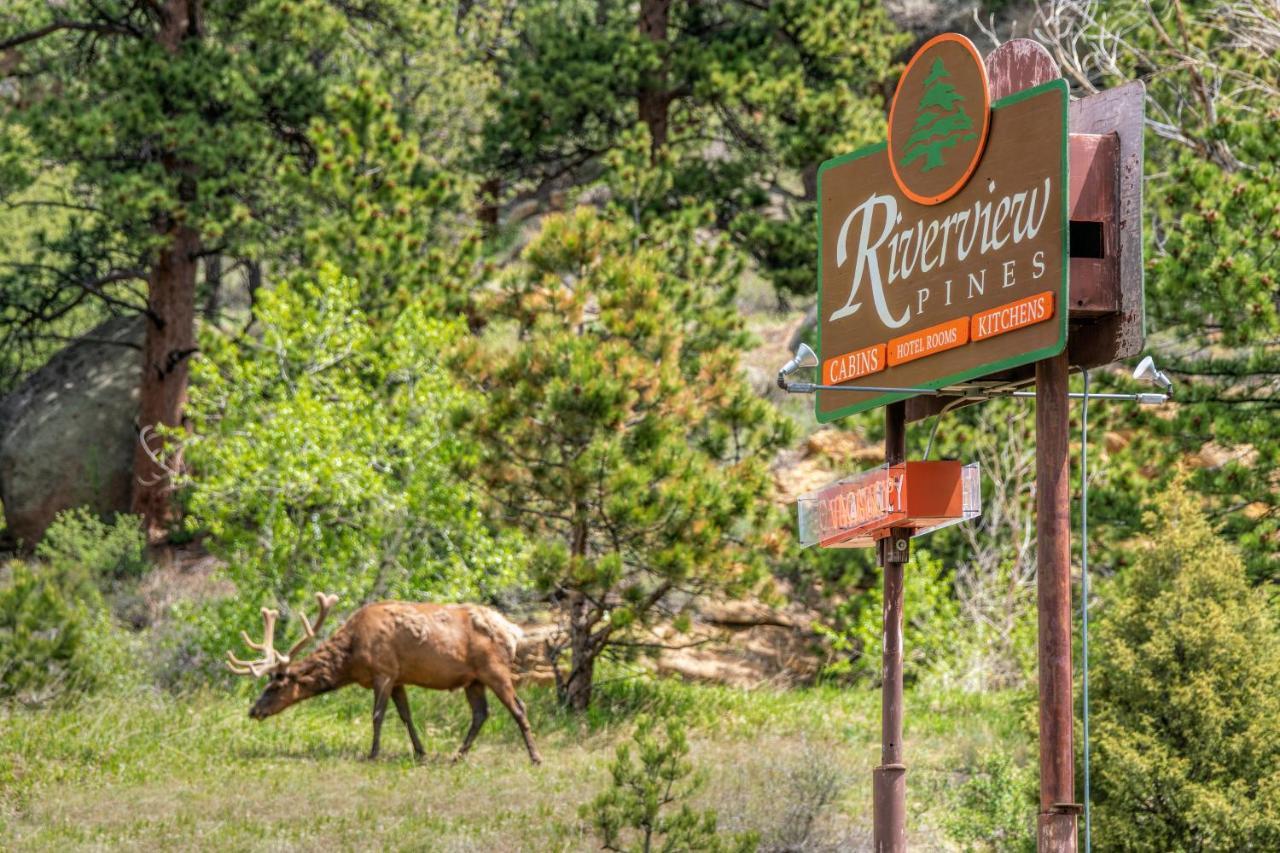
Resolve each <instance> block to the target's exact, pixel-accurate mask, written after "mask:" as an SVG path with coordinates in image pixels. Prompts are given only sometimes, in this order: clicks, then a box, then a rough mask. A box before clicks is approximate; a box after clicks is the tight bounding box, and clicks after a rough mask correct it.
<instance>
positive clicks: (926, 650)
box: [814, 549, 959, 683]
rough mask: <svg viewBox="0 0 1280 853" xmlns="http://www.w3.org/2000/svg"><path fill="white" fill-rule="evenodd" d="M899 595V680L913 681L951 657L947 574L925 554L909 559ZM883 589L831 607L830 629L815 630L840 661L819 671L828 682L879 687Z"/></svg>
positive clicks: (952, 610) (951, 597)
mask: <svg viewBox="0 0 1280 853" xmlns="http://www.w3.org/2000/svg"><path fill="white" fill-rule="evenodd" d="M904 577H905V582H906V583H905V589H904V591H903V598H904V606H905V608H906V611H905V614H904V625H903V680H904V681H905V682H907V683H911V682H915V681H917V680H918V679H919V678H920V677H921V676H923V675H925V674H926V673H927V672H929V671H931V670H935V669H937V668H938V666H939V665H941V664H942V663H943V662H944V661H946V660H947V658H948V656H949V655H950V654H951V651H952V648H953V647H954V646H955V644H956V642H957V640H958V634H959V619H958V617H959V607H958V605H957V603H956V599H955V592H954V589H953V586H952V581H951V576H950V573H949V572H948V571H947V570H946V569H945V568H944V567H943V564H942V561H941V560H937V559H934V558H933V557H932V556H931V555H930V553H929V552H928V551H927V550H924V549H920V550H917V551H916V552H915V553H914V554H912V555H911V561H910V562H909V563H907V565H906V568H905V575H904ZM883 609H884V584H883V583H880V582H879V581H877V583H876V584H875V585H874V586H872V587H871V588H870V589H868V590H866V591H865V592H863V593H861V594H857V595H853V596H851V597H850V598H849V599H847V600H846V601H844V602H843V603H841V604H840V605H839V606H837V607H836V609H835V612H834V614H833V616H832V620H831V622H832V624H830V625H822V624H815V625H814V630H816V631H817V632H818V633H819V634H821V635H822V636H824V637H826V638H827V640H828V642H829V643H830V644H831V649H832V651H833V652H834V653H835V654H837V655H840V656H841V659H839V660H836V661H834V662H831V663H828V664H827V665H826V666H825V667H823V674H824V675H826V676H829V677H833V678H846V677H862V678H869V679H871V680H873V681H875V682H876V683H878V682H879V676H880V665H881V655H882V654H883V650H884V642H883V640H884V621H883Z"/></svg>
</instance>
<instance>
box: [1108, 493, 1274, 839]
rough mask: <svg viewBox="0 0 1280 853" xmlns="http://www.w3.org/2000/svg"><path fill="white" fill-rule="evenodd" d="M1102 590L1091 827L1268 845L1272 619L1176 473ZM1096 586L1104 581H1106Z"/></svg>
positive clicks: (1121, 834) (1138, 835) (1111, 834)
mask: <svg viewBox="0 0 1280 853" xmlns="http://www.w3.org/2000/svg"><path fill="white" fill-rule="evenodd" d="M1144 522H1145V524H1146V527H1147V529H1148V535H1149V545H1148V546H1147V547H1146V548H1145V549H1144V550H1143V551H1142V552H1141V553H1140V555H1139V556H1138V559H1137V561H1136V562H1135V564H1134V565H1133V567H1132V568H1130V569H1129V570H1128V571H1127V572H1126V573H1125V574H1123V575H1121V576H1120V577H1119V578H1118V579H1117V581H1116V585H1115V586H1114V587H1113V588H1112V589H1111V591H1110V592H1109V593H1105V594H1104V596H1103V607H1102V608H1101V609H1100V610H1099V613H1098V618H1097V631H1096V634H1095V640H1094V643H1093V656H1094V657H1093V664H1094V672H1095V673H1096V681H1095V682H1094V685H1092V688H1093V689H1092V694H1091V706H1092V710H1093V712H1094V725H1093V731H1094V733H1095V737H1094V743H1095V750H1096V751H1095V761H1094V779H1093V790H1094V791H1095V792H1096V793H1095V808H1094V831H1095V840H1096V841H1097V842H1098V845H1099V847H1100V848H1102V849H1107V850H1151V851H1157V850H1159V851H1163V850H1275V849H1277V848H1280V628H1278V626H1277V624H1276V617H1275V614H1274V612H1273V611H1272V609H1271V608H1270V606H1269V605H1268V603H1267V601H1266V599H1265V598H1264V597H1263V594H1262V592H1261V591H1258V590H1254V589H1251V588H1250V586H1249V583H1248V581H1247V580H1246V577H1245V571H1244V564H1243V561H1242V560H1241V558H1240V554H1239V552H1238V551H1237V550H1236V549H1235V548H1234V547H1232V546H1231V545H1229V544H1227V543H1226V542H1224V541H1223V540H1222V539H1221V538H1220V537H1219V536H1218V535H1217V534H1216V533H1215V531H1214V530H1213V528H1212V527H1211V526H1210V525H1209V522H1208V520H1207V519H1206V518H1205V516H1204V513H1203V511H1202V510H1201V509H1200V507H1199V506H1198V499H1197V498H1196V497H1195V496H1194V495H1193V494H1191V493H1190V492H1188V490H1187V488H1186V478H1185V476H1180V477H1179V478H1178V479H1176V480H1175V481H1174V483H1173V484H1172V486H1171V487H1170V488H1169V489H1168V490H1167V491H1166V492H1165V493H1164V494H1163V495H1161V496H1159V497H1158V498H1157V499H1156V501H1155V503H1154V506H1153V508H1152V510H1151V511H1150V512H1148V513H1146V515H1145V516H1144ZM1104 592H1105V591H1104Z"/></svg>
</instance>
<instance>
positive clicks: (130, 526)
mask: <svg viewBox="0 0 1280 853" xmlns="http://www.w3.org/2000/svg"><path fill="white" fill-rule="evenodd" d="M36 557H37V558H39V559H41V560H43V561H44V562H45V563H47V564H48V565H49V566H50V567H51V568H52V569H54V570H55V571H57V572H60V573H65V574H68V575H70V574H76V573H79V574H83V575H84V576H85V578H86V579H88V580H90V581H92V582H94V583H98V584H103V583H109V582H111V581H121V580H129V579H135V578H139V577H141V576H142V575H143V574H144V573H146V571H147V570H148V569H149V568H150V563H148V561H147V557H146V539H145V538H144V537H143V535H142V530H141V528H140V526H139V520H138V519H137V518H136V517H134V516H131V515H121V516H117V517H116V518H115V520H114V521H112V522H111V523H110V524H108V523H107V522H105V521H103V520H102V519H101V518H99V517H98V516H96V515H94V514H93V513H92V512H90V511H89V510H87V509H84V508H82V507H78V508H75V509H69V510H66V511H64V512H61V513H59V514H58V517H57V518H56V519H55V520H54V522H53V524H51V525H49V529H48V530H46V531H45V534H44V538H43V539H41V540H40V544H38V545H37V546H36Z"/></svg>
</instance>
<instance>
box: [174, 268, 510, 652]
mask: <svg viewBox="0 0 1280 853" xmlns="http://www.w3.org/2000/svg"><path fill="white" fill-rule="evenodd" d="M359 301H360V292H359V289H358V287H357V285H356V283H355V282H354V281H353V280H351V279H349V278H346V277H344V276H341V275H339V273H338V272H337V270H335V269H334V268H332V267H325V268H323V269H321V270H320V272H319V274H318V277H317V279H316V280H315V281H314V282H301V281H300V282H296V283H284V284H281V285H279V286H277V287H276V288H275V289H273V290H271V291H269V292H266V293H263V294H262V295H261V301H260V305H259V321H260V324H261V339H260V340H254V339H243V338H242V339H231V338H226V337H222V336H219V335H217V334H215V333H212V332H211V333H209V334H208V335H206V339H205V341H204V343H203V346H204V352H205V353H206V355H207V358H206V359H203V360H202V361H200V362H198V363H197V365H196V368H195V371H194V374H193V388H192V396H191V403H190V412H191V418H192V423H193V427H194V432H195V434H194V435H193V436H192V437H191V438H190V440H189V441H188V443H187V447H186V451H187V454H188V458H189V460H190V462H191V472H190V474H189V475H188V476H187V477H186V479H185V480H184V483H185V485H186V488H187V490H188V495H187V502H188V508H189V511H190V517H189V520H188V523H189V525H190V526H192V527H193V528H196V529H199V530H202V531H204V532H205V533H207V535H208V539H207V540H206V541H207V545H208V547H209V548H210V550H211V551H213V553H215V554H217V555H218V556H220V557H222V558H223V559H224V560H226V562H227V564H228V565H227V573H228V576H229V577H230V578H231V580H233V581H234V582H235V584H236V588H237V591H238V593H239V596H240V601H241V605H240V608H241V610H244V611H247V613H246V614H245V615H248V614H249V613H252V612H253V611H255V610H256V608H257V607H258V606H260V605H267V604H275V605H278V606H281V607H282V608H286V609H287V608H291V607H293V606H298V605H301V606H306V605H307V604H308V602H309V598H310V593H311V592H314V591H318V590H325V591H328V592H333V593H337V594H338V595H340V596H341V598H342V600H343V601H344V602H345V603H346V604H348V605H354V604H356V603H357V602H362V601H367V600H369V599H373V598H381V597H393V598H405V599H410V600H423V599H448V600H453V599H459V598H472V599H474V598H484V597H486V596H491V595H493V594H494V593H496V592H498V591H500V590H502V589H504V588H506V587H508V586H509V585H511V584H512V583H514V582H515V581H516V579H517V576H518V573H517V571H516V561H515V557H514V549H513V548H512V546H511V544H510V542H509V540H508V539H507V538H496V537H495V536H494V535H492V534H491V533H490V532H489V531H488V529H487V528H486V527H485V526H484V525H483V524H482V520H481V517H480V515H479V511H478V509H477V507H476V504H475V501H474V500H473V498H472V496H471V495H470V494H469V493H468V490H467V489H466V488H465V487H464V486H463V485H462V484H460V483H458V482H457V481H456V480H454V479H453V478H452V477H451V476H450V473H449V472H450V468H451V466H454V465H458V464H463V463H465V461H466V460H467V459H469V458H471V454H472V451H471V449H470V448H469V446H468V444H467V443H466V441H465V440H464V439H463V438H462V437H460V436H459V435H458V434H456V433H454V432H453V431H452V430H451V429H450V428H449V423H448V414H449V411H450V409H451V408H452V407H454V406H455V405H456V404H458V403H459V402H460V401H461V399H462V395H461V393H460V392H459V391H458V390H457V389H456V388H455V387H454V385H453V384H452V382H451V380H450V379H449V377H448V376H447V375H446V373H445V372H444V370H443V369H442V367H441V366H440V363H439V359H440V357H441V354H442V351H443V350H444V349H445V348H446V347H448V346H450V345H451V343H452V341H453V339H454V337H455V335H456V331H455V328H454V327H453V326H450V325H448V324H445V323H442V322H440V321H437V320H434V319H431V316H430V312H429V311H428V310H427V309H426V308H425V307H424V305H423V303H421V302H413V303H410V304H408V305H407V306H406V307H405V308H404V310H403V311H402V312H401V313H400V315H399V316H398V317H397V318H396V319H395V320H394V321H393V322H390V323H389V324H386V325H382V324H374V323H372V322H371V321H370V319H369V318H368V317H367V316H366V315H365V314H364V313H363V312H362V311H361V309H360V308H359ZM249 619H250V621H252V617H251V616H249ZM242 624H243V622H228V623H227V626H226V629H225V630H228V631H229V629H230V628H232V627H233V626H234V627H239V626H240V625H242Z"/></svg>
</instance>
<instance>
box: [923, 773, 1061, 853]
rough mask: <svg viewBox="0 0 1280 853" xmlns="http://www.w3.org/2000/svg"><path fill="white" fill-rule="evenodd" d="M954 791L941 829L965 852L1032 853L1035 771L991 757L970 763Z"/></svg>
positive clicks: (1035, 804) (1033, 842) (1035, 799)
mask: <svg viewBox="0 0 1280 853" xmlns="http://www.w3.org/2000/svg"><path fill="white" fill-rule="evenodd" d="M967 773H968V778H967V779H966V780H965V781H964V782H963V783H961V784H960V785H959V786H958V787H957V788H955V790H954V793H953V794H952V798H951V810H950V811H949V812H948V814H947V818H946V825H945V829H946V832H947V834H948V835H949V836H951V838H952V839H954V840H955V841H956V842H958V843H959V844H960V846H961V847H963V848H964V849H965V850H967V851H988V850H989V851H1000V853H1014V851H1019V853H1020V852H1021V851H1033V850H1035V849H1036V841H1035V837H1036V835H1035V830H1036V827H1035V819H1036V817H1035V816H1036V809H1037V805H1038V803H1037V795H1036V785H1037V780H1036V768H1035V767H1034V766H1032V767H1020V766H1018V765H1017V764H1015V763H1014V762H1013V760H1011V759H1010V758H1009V757H1008V756H1005V755H1001V754H999V753H994V754H991V755H988V756H986V757H984V758H983V759H982V760H980V761H977V762H975V763H974V765H973V766H971V767H970V768H968V770H967Z"/></svg>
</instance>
